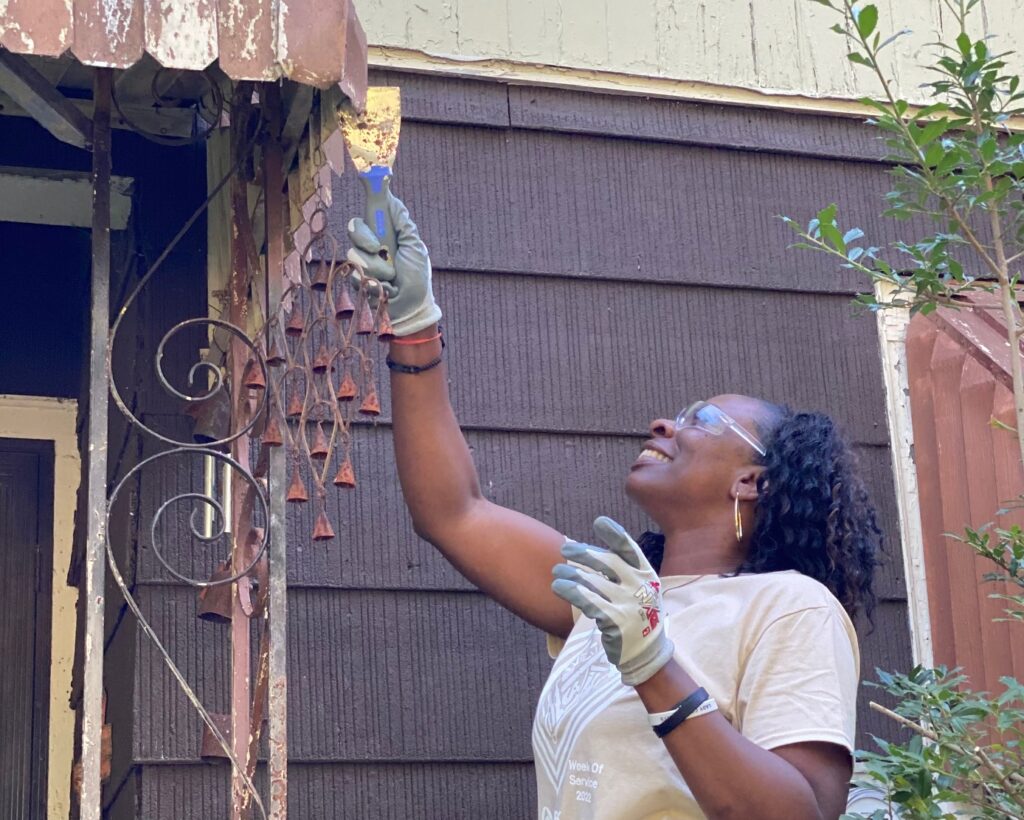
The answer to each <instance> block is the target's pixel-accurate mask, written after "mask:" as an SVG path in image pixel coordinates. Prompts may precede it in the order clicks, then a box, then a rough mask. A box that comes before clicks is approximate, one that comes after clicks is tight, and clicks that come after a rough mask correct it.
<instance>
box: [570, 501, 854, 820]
mask: <svg viewBox="0 0 1024 820" xmlns="http://www.w3.org/2000/svg"><path fill="white" fill-rule="evenodd" d="M594 530H595V532H596V533H597V535H598V537H599V538H600V540H602V541H603V542H604V543H605V544H607V545H608V548H607V549H605V548H603V547H596V546H593V545H590V544H584V543H580V542H574V541H569V542H566V544H565V545H564V546H563V547H562V555H563V557H564V558H565V559H566V561H567V563H564V564H558V565H557V566H556V567H555V569H554V575H555V579H556V580H555V582H554V584H552V589H553V590H554V592H555V594H556V595H558V596H560V597H561V598H563V599H565V600H566V601H568V602H569V603H571V604H572V605H573V606H575V607H577V608H578V609H580V610H581V611H582V612H583V613H584V614H585V615H586V616H587V617H589V618H593V619H594V620H595V621H596V622H597V625H598V627H599V628H600V630H601V640H602V644H603V646H604V650H605V653H606V654H607V656H608V659H609V660H610V661H611V662H612V663H613V664H614V665H615V666H616V667H617V668H618V670H619V672H620V674H621V675H622V682H623V683H624V684H626V685H627V686H633V687H635V688H636V691H637V693H638V694H639V696H640V698H641V700H642V701H643V703H644V706H646V707H647V711H648V713H650V714H654V713H658V712H667V711H669V710H672V709H674V708H675V707H676V706H677V705H678V704H680V702H681V701H682V700H683V699H685V698H687V697H689V696H690V695H692V694H694V693H695V692H697V690H698V689H699V688H700V682H698V681H695V680H694V679H693V678H692V677H691V676H690V675H689V674H688V673H687V672H686V670H685V669H683V667H682V666H680V665H679V664H678V663H677V662H676V661H675V660H674V658H673V654H674V645H673V643H672V640H671V639H670V638H669V637H668V635H667V634H666V633H665V616H664V613H663V612H662V608H661V607H662V601H661V581H660V579H659V578H658V575H657V573H656V572H655V571H654V569H653V568H652V567H651V565H650V564H649V563H648V561H647V559H646V558H645V557H644V555H643V553H642V552H641V551H640V548H639V547H638V546H637V545H636V543H635V542H634V541H633V539H632V538H630V536H629V534H628V533H626V531H625V530H623V529H622V527H621V526H619V525H618V524H616V523H615V522H614V521H612V520H611V519H608V518H599V519H598V520H597V521H595V522H594ZM808 612H813V610H808ZM805 614H806V613H805ZM802 617H803V616H802V615H801V614H795V615H794V616H793V617H786V618H780V619H778V620H777V621H776V622H775V623H773V624H772V625H771V626H770V627H769V628H768V629H766V633H767V632H768V631H771V632H772V633H773V634H772V639H771V640H768V641H764V640H762V641H761V642H760V644H761V645H760V650H761V651H757V650H755V652H754V654H753V655H751V656H750V657H748V658H747V661H746V664H745V667H746V668H745V675H744V680H743V681H738V682H737V684H738V685H739V687H740V690H741V692H740V699H741V700H742V701H743V704H742V705H741V704H737V707H736V708H737V709H740V710H742V712H741V719H742V722H743V726H744V728H745V729H746V730H748V734H749V735H750V736H751V737H753V738H755V739H757V740H761V741H764V743H765V745H770V746H771V747H772V749H771V750H768V749H765V748H763V747H762V746H759V745H757V743H755V742H754V741H753V740H751V739H748V737H745V736H744V735H743V734H741V733H740V732H739V731H737V730H736V729H735V728H733V726H732V724H731V723H730V722H729V721H728V720H726V718H725V717H724V716H723V715H722V714H721V713H720V712H718V711H713V712H710V713H707V714H700V715H699V716H697V715H692V716H691V717H689V718H688V719H686V720H683V722H682V723H681V724H679V725H677V726H676V727H675V728H674V729H672V730H671V731H670V732H669V733H668V734H667V735H665V737H664V742H665V745H666V747H667V749H668V751H669V754H670V755H671V756H672V759H673V760H674V761H675V764H676V765H677V766H678V767H679V771H680V772H681V773H682V775H683V778H684V779H685V780H686V784H687V785H688V786H689V787H690V789H691V791H692V792H693V796H694V797H695V798H696V799H697V802H698V803H699V804H700V807H701V809H703V811H704V813H705V814H706V815H708V816H709V817H711V818H714V819H715V820H717V818H743V820H746V818H750V817H756V818H758V819H759V820H774V818H780V819H781V818H784V819H785V820H804V819H805V818H806V820H836V818H837V817H839V815H840V814H842V813H843V811H844V809H845V806H846V795H847V790H848V788H849V780H850V775H851V771H852V766H851V760H850V754H849V752H848V751H847V749H846V748H845V746H843V745H840V742H839V741H840V740H841V741H842V742H846V738H845V734H844V732H842V731H838V732H837V731H835V730H833V731H829V732H824V731H822V729H821V728H818V729H815V730H814V732H813V733H812V734H816V735H818V736H819V737H834V738H836V741H837V742H820V741H818V740H816V741H814V742H807V741H805V740H804V738H803V737H801V735H806V734H807V732H806V731H801V729H806V727H801V726H798V725H785V717H784V715H785V714H787V713H791V712H792V709H793V706H794V699H796V701H797V703H796V707H797V710H798V713H800V712H803V713H806V712H807V711H808V709H809V708H810V707H811V705H812V704H811V701H812V700H813V701H814V702H815V703H816V707H815V711H816V712H817V713H818V714H821V713H822V712H821V710H822V709H825V710H826V711H827V712H834V711H835V707H836V706H838V705H839V704H833V703H832V698H833V693H831V691H830V692H829V693H827V697H826V700H827V701H828V703H827V704H826V705H824V706H823V705H822V704H821V703H817V701H820V700H821V699H822V692H821V691H820V690H821V688H822V687H824V688H825V689H829V690H831V689H832V686H831V676H830V675H827V674H823V671H824V670H822V669H820V668H816V669H807V668H805V667H804V665H803V664H801V663H800V662H799V659H800V658H801V657H802V656H806V655H807V654H808V649H809V647H808V646H807V638H808V634H813V632H814V631H815V630H814V629H813V628H811V631H810V633H809V632H808V627H806V626H805V627H804V628H799V627H800V619H801V618H802ZM762 637H763V636H762ZM807 660H809V661H811V662H812V663H813V664H817V665H818V666H820V663H821V661H822V660H823V658H813V659H807ZM852 668H853V667H852V666H851V670H852ZM808 681H811V682H812V685H813V687H816V689H817V691H815V689H814V688H811V689H808ZM801 692H802V693H803V694H801ZM800 698H803V699H804V702H803V703H802V704H801V703H800ZM826 722H827V720H826ZM780 724H781V725H780ZM787 741H789V742H788V744H787ZM795 741H802V742H795Z"/></svg>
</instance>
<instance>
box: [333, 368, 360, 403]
mask: <svg viewBox="0 0 1024 820" xmlns="http://www.w3.org/2000/svg"><path fill="white" fill-rule="evenodd" d="M358 395H359V388H358V387H356V380H355V379H353V378H352V374H351V373H349V372H348V370H347V369H346V370H345V375H344V376H343V377H342V379H341V384H340V385H338V401H352V399H354V398H355V397H356V396H358Z"/></svg>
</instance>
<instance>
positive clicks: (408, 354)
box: [390, 324, 573, 637]
mask: <svg viewBox="0 0 1024 820" xmlns="http://www.w3.org/2000/svg"><path fill="white" fill-rule="evenodd" d="M434 336H437V325H436V324H435V325H430V326H428V327H427V328H425V329H423V330H420V331H417V332H415V333H413V334H411V335H409V336H407V337H405V339H406V340H408V341H412V340H414V339H418V338H422V339H429V338H431V337H434ZM390 355H391V358H392V360H393V361H395V362H398V363H400V364H406V365H424V364H427V363H428V362H431V361H433V360H434V359H436V358H437V357H438V356H440V355H441V343H440V341H438V340H436V339H435V340H433V341H429V342H425V343H423V344H416V345H409V344H392V345H391V354H390ZM391 407H392V415H393V424H394V440H395V457H396V459H397V462H398V477H399V480H400V481H401V484H402V493H403V495H404V496H405V501H406V504H407V505H408V507H409V512H410V513H411V515H412V521H413V527H414V528H415V530H416V533H417V534H418V535H420V536H421V537H422V538H424V539H426V540H427V541H429V542H430V543H432V544H433V545H434V546H435V547H437V549H438V550H439V551H440V552H441V554H442V555H444V557H445V558H447V559H448V560H449V561H450V562H451V563H452V564H453V565H454V566H455V568H456V569H457V570H458V571H459V572H461V573H462V574H463V575H464V576H466V578H468V579H469V580H470V581H472V582H473V583H474V584H476V585H477V586H478V587H479V588H480V589H482V590H483V591H484V592H486V593H487V594H488V595H490V596H491V597H492V598H494V599H495V600H496V601H498V603H500V604H501V605H502V606H505V607H507V608H508V609H510V610H511V611H512V612H514V613H515V614H516V615H519V616H520V617H521V618H523V619H524V620H526V621H528V622H529V623H531V624H533V625H534V626H537V627H540V628H541V629H543V630H545V631H546V632H548V633H550V634H552V635H557V636H559V637H566V636H567V635H568V634H569V632H570V630H571V629H572V625H573V620H572V610H571V608H570V606H569V605H568V604H567V603H566V602H565V601H563V600H562V599H561V598H559V597H558V596H556V595H555V594H554V593H553V592H552V591H551V570H552V567H554V565H555V564H557V563H559V562H561V561H562V556H561V553H560V549H561V546H562V544H563V542H564V541H565V538H564V536H563V535H562V534H561V533H559V532H558V531H557V530H555V529H552V528H551V527H549V526H547V525H546V524H543V523H541V522H540V521H537V520H536V519H533V518H530V517H529V516H527V515H523V514H522V513H519V512H516V511H514V510H510V509H507V508H505V507H500V506H498V505H497V504H494V503H492V502H490V501H488V500H487V499H486V498H484V497H483V493H482V492H481V490H480V481H479V478H478V477H477V472H476V467H475V466H474V464H473V459H472V456H471V455H470V452H469V447H468V446H467V444H466V440H465V438H464V437H463V435H462V431H461V430H460V429H459V424H458V421H457V420H456V418H455V413H454V411H453V410H452V406H451V402H450V401H449V398H448V380H447V375H446V370H445V365H444V364H443V363H442V364H441V365H439V366H438V367H434V368H432V369H431V370H427V371H425V372H423V373H416V374H409V373H400V372H392V374H391Z"/></svg>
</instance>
